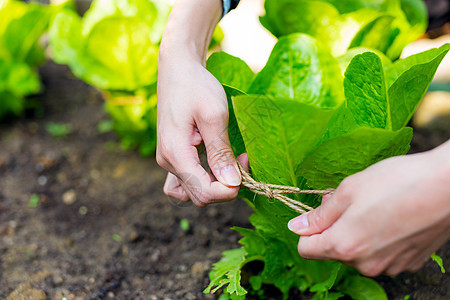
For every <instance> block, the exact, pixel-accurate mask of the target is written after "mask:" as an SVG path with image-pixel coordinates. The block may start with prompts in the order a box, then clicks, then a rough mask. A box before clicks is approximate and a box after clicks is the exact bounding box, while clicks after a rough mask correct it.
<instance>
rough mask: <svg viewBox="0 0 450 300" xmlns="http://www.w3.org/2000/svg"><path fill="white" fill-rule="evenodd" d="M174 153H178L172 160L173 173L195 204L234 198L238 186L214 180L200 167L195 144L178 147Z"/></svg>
mask: <svg viewBox="0 0 450 300" xmlns="http://www.w3.org/2000/svg"><path fill="white" fill-rule="evenodd" d="M176 153H177V154H178V155H177V156H176V157H175V158H174V159H173V160H172V166H173V168H174V173H175V174H176V175H177V177H178V179H179V180H180V181H181V185H182V187H184V190H185V192H186V193H187V195H188V197H189V198H190V199H191V200H192V202H193V203H194V204H195V205H197V206H199V207H203V206H206V205H208V204H211V203H217V202H225V201H229V200H232V199H234V198H236V196H237V193H238V192H239V187H231V188H230V187H227V186H225V185H223V184H222V183H220V182H219V181H215V180H214V177H212V176H211V174H209V173H208V172H206V170H205V169H204V168H203V167H202V165H201V163H200V159H199V157H198V152H197V148H196V147H195V145H192V146H190V147H187V148H178V149H176Z"/></svg>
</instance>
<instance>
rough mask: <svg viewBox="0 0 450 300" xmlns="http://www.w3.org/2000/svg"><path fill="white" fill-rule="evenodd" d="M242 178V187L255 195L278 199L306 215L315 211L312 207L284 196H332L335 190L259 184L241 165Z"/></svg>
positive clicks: (239, 165)
mask: <svg viewBox="0 0 450 300" xmlns="http://www.w3.org/2000/svg"><path fill="white" fill-rule="evenodd" d="M237 165H238V167H239V171H240V172H241V176H242V186H244V187H246V188H247V189H249V190H250V191H252V192H253V193H256V194H259V195H263V196H266V197H267V198H269V199H277V200H279V201H280V202H282V203H283V204H285V205H286V206H288V207H290V208H292V209H293V210H295V211H297V212H299V213H305V212H308V211H310V210H313V208H312V207H311V206H308V205H306V204H304V203H302V202H300V201H296V200H294V199H291V198H289V197H287V196H285V195H283V194H317V195H325V194H332V193H333V192H334V189H327V190H301V189H299V188H298V187H295V186H285V185H277V184H267V183H264V182H258V181H256V180H255V179H253V178H252V177H251V176H250V174H248V173H247V172H246V171H245V170H244V168H243V167H242V166H241V164H240V163H238V164H237Z"/></svg>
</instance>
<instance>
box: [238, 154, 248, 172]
mask: <svg viewBox="0 0 450 300" xmlns="http://www.w3.org/2000/svg"><path fill="white" fill-rule="evenodd" d="M237 161H238V162H239V163H240V164H241V166H242V168H244V170H245V171H246V172H248V169H249V164H248V155H247V153H242V154H241V155H239V156H238V158H237Z"/></svg>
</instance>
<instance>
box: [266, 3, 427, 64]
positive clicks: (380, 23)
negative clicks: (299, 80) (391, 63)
mask: <svg viewBox="0 0 450 300" xmlns="http://www.w3.org/2000/svg"><path fill="white" fill-rule="evenodd" d="M265 10H266V15H265V16H263V17H261V18H260V20H261V23H262V24H263V25H264V26H265V27H266V28H267V29H268V30H269V31H270V32H272V33H273V34H274V35H275V36H276V37H281V36H283V35H288V34H291V33H296V32H300V33H305V34H308V35H311V36H313V37H315V38H317V39H320V41H321V42H322V43H324V44H326V45H327V46H328V47H329V48H330V50H331V53H332V54H333V55H334V56H341V55H343V54H344V53H345V52H346V50H348V49H350V48H354V47H369V48H374V49H377V50H379V51H381V52H383V53H385V54H386V55H387V56H388V57H389V58H391V59H393V60H395V59H397V58H398V57H399V56H400V54H401V51H402V49H403V47H405V46H406V45H407V44H408V43H410V42H412V41H414V40H415V39H417V38H419V37H420V36H421V35H422V34H423V33H424V32H425V30H426V27H427V14H426V8H425V5H424V3H423V1H422V0H389V1H388V0H370V1H362V0H342V1H337V0H328V1H326V0H315V1H312V0H311V1H309V0H304V1H303V0H302V1H296V0H266V1H265Z"/></svg>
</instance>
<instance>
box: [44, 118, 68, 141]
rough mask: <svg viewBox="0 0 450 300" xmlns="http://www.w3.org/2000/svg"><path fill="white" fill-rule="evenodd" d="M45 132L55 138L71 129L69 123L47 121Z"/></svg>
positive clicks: (60, 136) (63, 135)
mask: <svg viewBox="0 0 450 300" xmlns="http://www.w3.org/2000/svg"><path fill="white" fill-rule="evenodd" d="M45 129H46V130H47V132H48V133H49V134H50V135H51V136H53V137H57V138H64V137H66V136H67V135H68V134H70V133H71V132H72V131H73V128H72V125H71V124H66V123H53V122H49V123H47V125H46V126H45Z"/></svg>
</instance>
